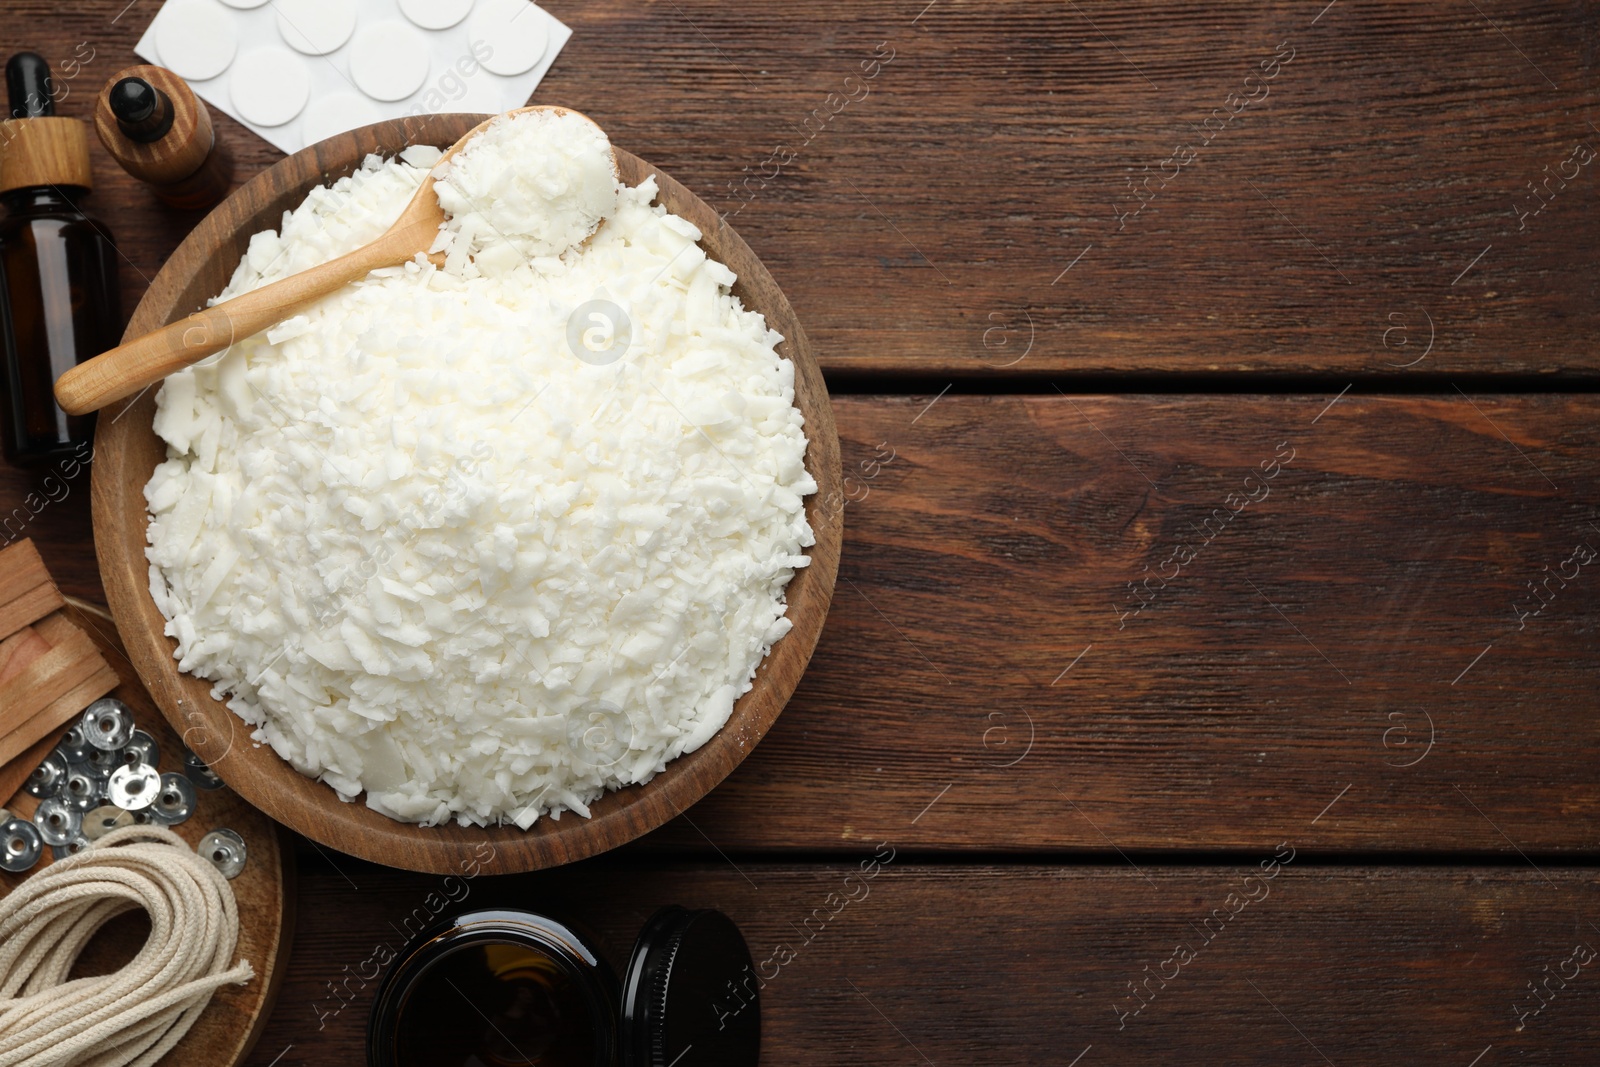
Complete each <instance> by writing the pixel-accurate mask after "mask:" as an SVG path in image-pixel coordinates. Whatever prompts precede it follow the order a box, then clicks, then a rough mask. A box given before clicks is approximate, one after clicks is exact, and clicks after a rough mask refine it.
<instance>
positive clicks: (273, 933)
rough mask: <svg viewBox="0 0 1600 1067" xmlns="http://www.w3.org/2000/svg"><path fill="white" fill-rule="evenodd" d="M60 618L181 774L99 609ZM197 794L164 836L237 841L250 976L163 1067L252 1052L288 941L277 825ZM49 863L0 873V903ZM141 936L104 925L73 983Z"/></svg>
mask: <svg viewBox="0 0 1600 1067" xmlns="http://www.w3.org/2000/svg"><path fill="white" fill-rule="evenodd" d="M66 612H67V614H68V616H70V617H71V619H72V621H73V622H75V623H77V624H78V625H79V626H81V627H83V629H84V630H86V631H88V633H89V635H90V636H91V637H93V638H94V641H95V643H96V644H97V645H99V646H100V651H101V653H102V654H103V655H104V656H105V658H106V662H108V663H110V664H111V666H112V668H113V669H114V670H116V672H117V675H118V677H120V678H121V679H122V682H121V684H120V685H118V686H117V688H116V689H114V690H112V693H111V695H112V696H114V697H116V698H117V699H118V700H121V701H122V702H123V703H125V704H127V705H128V706H129V707H130V708H132V709H133V714H134V718H135V720H136V721H137V722H138V724H139V728H140V729H142V730H145V731H146V732H148V733H149V734H150V736H152V737H154V738H155V739H156V743H157V744H158V745H159V746H160V747H161V770H162V771H163V772H165V771H178V772H180V773H181V772H182V771H183V755H182V741H181V739H180V738H179V737H178V735H177V734H176V733H174V732H173V730H172V728H171V727H170V726H168V725H167V723H166V720H165V719H163V718H162V716H161V712H160V711H159V709H157V708H156V706H155V702H154V701H152V700H151V699H150V695H149V694H148V693H146V692H145V689H144V687H143V686H142V685H140V684H139V677H138V674H137V673H136V672H135V671H134V669H133V664H132V663H130V662H129V660H128V657H127V655H126V654H125V653H124V651H123V648H122V642H121V641H120V640H118V639H117V635H116V627H115V626H114V625H113V623H112V621H111V616H110V614H108V613H107V612H106V610H105V609H104V608H101V607H98V606H96V605H93V604H88V603H86V602H84V601H79V600H72V601H69V603H68V606H67V608H66ZM198 793H199V806H198V808H197V810H196V811H195V814H194V815H193V816H192V817H191V818H190V819H189V821H188V822H185V823H180V824H179V825H177V826H174V827H173V828H172V829H173V832H175V833H176V834H177V835H178V836H179V837H181V838H183V839H184V840H185V841H187V842H189V844H190V845H194V844H197V843H198V842H199V840H200V839H201V838H202V837H204V836H205V835H206V834H207V833H209V832H211V831H212V830H215V829H217V828H219V827H224V826H225V827H227V828H229V829H231V830H234V831H236V832H237V833H238V834H239V836H241V837H243V838H244V840H245V847H246V848H247V849H248V850H249V858H248V861H247V862H246V863H245V867H244V870H243V871H241V872H239V876H238V877H237V878H235V879H233V881H231V882H229V883H228V884H229V885H230V886H231V887H232V888H233V895H234V898H235V899H236V900H237V901H238V904H239V947H238V956H239V958H241V959H246V960H249V961H250V966H252V967H254V968H255V972H256V976H255V977H254V978H253V979H251V980H250V981H249V982H246V983H245V984H244V985H242V986H236V985H225V986H223V987H222V988H221V989H220V990H218V991H217V993H216V994H215V995H214V996H213V997H212V998H211V1003H210V1004H209V1005H208V1006H207V1007H206V1010H205V1013H204V1014H202V1015H201V1016H200V1018H199V1020H197V1021H196V1022H195V1024H194V1026H193V1028H191V1029H190V1031H189V1032H188V1033H187V1034H185V1035H184V1038H183V1040H182V1041H180V1042H178V1044H177V1045H176V1046H174V1047H173V1049H172V1051H170V1052H169V1053H167V1055H165V1056H163V1057H162V1058H161V1060H160V1061H159V1062H160V1063H161V1064H165V1065H171V1067H231V1065H232V1064H236V1063H239V1062H241V1061H243V1060H244V1058H245V1057H246V1056H248V1055H249V1054H250V1050H251V1049H252V1048H254V1047H255V1043H256V1038H257V1037H258V1036H259V1035H260V1033H261V1029H262V1026H263V1025H264V1024H265V1022H266V1018H267V1016H268V1015H269V1014H270V1013H271V1010H272V1004H273V1002H274V1001H275V1000H276V999H277V996H278V984H279V982H280V981H281V980H282V978H283V971H284V965H285V964H286V962H287V960H288V951H287V949H288V945H289V942H290V941H291V940H292V938H293V934H294V890H293V885H292V883H293V881H294V851H293V849H291V848H288V847H286V846H287V843H286V842H285V841H284V840H283V839H282V830H281V829H280V828H279V827H278V825H277V824H276V823H274V822H273V821H272V820H271V819H269V818H267V817H266V816H265V815H263V814H261V812H259V811H257V810H256V809H255V808H253V807H251V806H250V805H249V804H247V803H245V802H244V801H243V800H241V799H240V798H239V796H238V794H236V793H235V792H233V790H231V789H227V788H223V789H211V790H205V789H202V790H198ZM37 806H38V801H37V800H35V799H34V798H33V797H31V796H29V795H28V794H27V793H19V794H18V795H17V797H16V799H15V802H14V803H12V804H11V805H10V808H11V810H12V811H14V812H16V813H17V814H21V815H24V816H25V817H26V816H29V815H32V813H33V810H34V809H35V808H36V807H37ZM51 862H52V861H51V858H50V849H49V846H46V847H45V853H44V857H43V858H42V859H41V860H40V861H39V865H38V866H36V867H34V868H33V870H31V871H29V872H27V874H22V875H16V874H7V873H5V872H4V871H0V896H3V895H4V894H5V893H9V892H10V891H11V890H12V888H14V887H15V886H16V885H18V884H19V883H20V882H21V881H22V879H24V878H27V877H29V876H31V875H32V874H34V873H36V872H38V871H41V870H43V869H44V868H45V867H47V866H49V865H50V863H51ZM149 929H150V924H149V922H148V920H146V919H145V918H144V917H143V916H142V914H140V913H130V914H128V915H123V916H119V917H118V918H117V919H114V920H112V921H111V922H110V923H108V924H107V925H106V927H105V928H104V929H103V930H102V931H101V932H100V934H99V935H97V936H96V937H95V939H94V940H93V941H92V942H90V944H89V946H88V948H87V949H86V950H85V951H84V954H83V955H82V956H81V957H79V960H78V965H77V967H76V968H74V971H73V974H74V976H77V975H79V974H103V973H105V972H107V971H109V970H112V969H114V968H118V967H121V966H122V965H123V964H125V963H127V961H128V960H130V959H132V958H133V955H134V953H136V952H137V951H138V950H139V947H140V946H141V945H142V944H143V943H144V939H145V936H146V935H147V934H148V932H149Z"/></svg>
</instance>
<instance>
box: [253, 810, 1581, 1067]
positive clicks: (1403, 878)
mask: <svg viewBox="0 0 1600 1067" xmlns="http://www.w3.org/2000/svg"><path fill="white" fill-rule="evenodd" d="M1299 840H1300V837H1299V835H1298V834H1297V835H1296V836H1295V837H1294V838H1293V839H1292V840H1291V841H1290V843H1289V845H1290V848H1291V849H1292V848H1293V847H1294V846H1295V845H1296V844H1297V843H1298V842H1299ZM876 847H877V843H876V842H874V843H871V844H865V845H863V846H862V848H861V850H860V860H861V861H870V859H871V857H872V856H873V854H874V852H875V851H876ZM891 847H892V846H891ZM1272 852H1273V850H1272V849H1270V848H1269V849H1267V850H1264V851H1263V853H1262V855H1261V856H1260V857H1259V858H1256V857H1251V858H1249V859H1246V860H1244V861H1243V862H1241V863H1240V864H1239V865H1237V866H1229V867H1219V868H1210V869H1207V868H1193V867H1178V868H1172V869H1167V870H1146V871H1144V872H1143V874H1141V872H1138V871H1134V870H1132V869H1130V868H1128V867H1127V866H1125V865H1118V866H1115V867H1099V866H1096V867H1087V868H1083V867H1050V866H1017V867H1005V866H1002V867H990V866H977V867H940V866H917V865H915V864H911V863H909V862H907V861H906V860H904V859H896V860H895V861H894V862H891V863H889V864H888V865H887V866H883V865H880V867H879V869H878V872H877V874H876V876H875V877H874V878H872V879H871V880H870V881H868V880H865V879H864V878H863V877H862V876H861V873H860V867H859V863H858V862H856V861H854V860H852V861H850V862H848V863H846V864H844V865H837V866H836V865H823V864H806V865H790V864H764V863H750V862H748V861H747V862H742V863H740V865H739V869H738V870H734V869H732V868H731V867H730V866H729V865H728V864H727V863H726V862H724V861H722V860H720V859H716V858H715V857H713V859H712V861H711V862H709V863H706V864H674V865H668V866H657V865H649V866H639V865H635V864H627V865H625V864H621V863H615V862H610V861H604V862H600V863H595V862H591V863H584V864H579V865H576V866H574V867H570V868H566V869H564V870H561V871H552V872H545V873H543V874H540V875H534V876H519V877H515V878H496V879H481V880H468V881H462V880H460V879H455V880H451V882H450V884H449V885H444V886H441V881H440V879H438V878H426V877H418V876H412V875H404V874H400V873H398V872H391V871H381V870H377V869H374V868H372V867H369V866H367V865H365V864H357V863H352V862H346V861H341V871H342V874H341V873H337V872H334V871H332V870H329V869H327V868H326V867H325V866H321V865H319V867H318V869H316V870H315V871H312V870H309V869H303V871H302V876H301V915H302V916H303V919H302V922H301V924H300V928H299V930H298V931H297V935H296V941H295V948H294V953H293V957H292V961H291V963H290V969H289V974H288V976H287V978H286V979H285V981H284V986H283V994H282V996H281V998H280V1000H279V1004H278V1010H277V1012H276V1014H275V1015H274V1016H273V1019H272V1022H271V1024H270V1025H269V1026H268V1028H267V1031H266V1033H265V1034H264V1035H263V1036H262V1040H261V1043H260V1044H259V1045H258V1046H257V1048H256V1052H255V1055H254V1056H253V1057H252V1058H251V1060H250V1061H249V1062H250V1064H251V1065H252V1067H268V1064H269V1063H270V1062H271V1061H272V1059H273V1057H275V1056H277V1055H279V1054H280V1053H283V1052H284V1049H285V1047H286V1046H288V1045H291V1044H292V1045H293V1046H294V1048H293V1050H292V1051H291V1052H289V1053H288V1055H287V1057H286V1059H289V1060H292V1061H293V1062H295V1063H297V1064H303V1065H305V1067H321V1065H330V1067H331V1065H334V1064H341V1065H342V1064H351V1063H360V1062H362V1058H361V1057H362V1040H363V1038H364V1033H365V1023H366V1012H367V1010H368V1008H369V1007H370V1005H371V1003H372V997H373V994H374V992H375V987H376V985H377V980H376V978H375V977H374V976H375V974H376V973H378V972H380V971H381V968H379V967H377V966H376V965H372V966H368V961H370V960H371V959H372V958H373V954H374V952H375V951H376V950H377V948H378V946H380V945H388V946H389V947H390V948H392V949H396V950H397V949H398V948H399V947H400V945H401V944H402V943H403V938H402V937H401V936H400V934H399V933H398V931H400V930H402V929H406V928H408V926H409V928H410V929H415V928H416V926H417V923H418V918H417V916H418V913H419V912H420V913H421V916H422V917H423V918H425V917H426V916H427V914H428V909H429V906H430V905H429V904H428V903H427V901H428V900H429V899H430V896H431V897H432V899H434V900H438V901H440V902H441V904H440V906H441V908H443V907H450V908H455V907H458V906H477V905H487V904H510V905H513V906H518V907H525V908H531V909H533V910H536V911H540V912H543V913H554V914H557V915H561V916H569V917H574V918H577V919H578V920H579V921H580V922H582V923H584V924H585V925H587V926H588V927H589V928H590V929H592V930H593V931H595V933H596V935H597V936H598V938H599V942H600V944H601V945H602V946H603V949H604V951H605V954H606V955H608V956H609V958H610V959H611V960H612V961H613V962H614V963H616V964H617V965H620V964H621V962H622V961H625V960H626V958H627V957H626V954H627V952H628V949H629V946H630V944H631V942H632V940H633V938H634V937H635V936H636V935H637V933H638V931H639V929H640V928H641V927H642V926H643V925H644V922H645V920H646V919H647V918H648V917H649V916H650V914H651V913H652V912H654V911H655V909H656V908H658V907H661V906H664V905H666V904H669V903H676V904H680V905H684V906H687V907H716V908H720V909H722V910H724V911H725V912H727V913H728V914H729V915H730V916H732V917H733V918H734V920H735V921H736V922H737V923H738V924H739V925H740V927H741V928H742V930H743V932H744V935H745V938H746V940H747V942H748V943H749V945H750V949H751V953H752V956H753V958H754V960H755V962H756V964H757V968H758V971H759V972H760V973H761V974H763V975H767V976H774V975H775V976H774V977H771V980H770V981H769V982H768V983H767V986H766V988H765V990H763V992H762V998H763V999H762V1003H761V1016H762V1030H763V1033H762V1052H763V1056H762V1063H763V1064H767V1065H771V1067H779V1065H786V1064H842V1063H871V1064H905V1065H913V1064H915V1065H924V1064H928V1063H934V1064H956V1063H960V1064H997V1065H999V1064H1004V1065H1007V1067H1013V1065H1017V1064H1052V1065H1055V1067H1067V1065H1069V1064H1071V1063H1073V1062H1074V1057H1076V1056H1079V1055H1082V1059H1081V1060H1079V1061H1077V1067H1093V1065H1096V1064H1130V1065H1133V1064H1137V1065H1140V1067H1146V1065H1150V1064H1161V1065H1176V1064H1205V1065H1211V1064H1237V1065H1246V1064H1261V1065H1268V1064H1270V1065H1274V1067H1278V1065H1282V1064H1304V1065H1307V1067H1309V1065H1312V1064H1318V1065H1320V1064H1323V1063H1324V1060H1323V1059H1322V1057H1321V1056H1319V1054H1318V1050H1320V1052H1321V1054H1322V1055H1325V1056H1326V1057H1327V1062H1331V1063H1334V1064H1337V1065H1339V1067H1347V1065H1354V1064H1380V1063H1386V1064H1392V1063H1400V1062H1416V1063H1428V1064H1450V1065H1455V1067H1468V1065H1469V1064H1471V1063H1472V1062H1473V1057H1474V1056H1478V1055H1479V1054H1481V1053H1483V1052H1484V1051H1485V1049H1486V1048H1488V1047H1489V1046H1491V1045H1492V1046H1493V1050H1492V1051H1491V1052H1489V1054H1488V1055H1487V1056H1485V1057H1484V1059H1483V1060H1482V1061H1480V1062H1479V1063H1478V1064H1477V1067H1489V1065H1492V1064H1506V1063H1528V1064H1552V1065H1554V1064H1566V1063H1580V1062H1583V1063H1586V1062H1588V1061H1589V1059H1590V1058H1592V1051H1593V1049H1594V1048H1595V1047H1597V1044H1600V1024H1597V1021H1596V1020H1597V1019H1600V981H1597V977H1600V976H1597V975H1596V973H1595V971H1596V966H1595V964H1594V963H1591V964H1589V965H1588V966H1587V967H1584V968H1581V969H1580V972H1579V977H1577V978H1575V979H1572V980H1571V981H1569V982H1568V983H1567V984H1566V987H1565V988H1559V987H1558V984H1557V983H1555V982H1552V985H1551V987H1550V988H1551V989H1552V990H1554V991H1555V992H1554V995H1553V996H1552V997H1550V999H1549V1003H1548V1005H1547V1006H1546V1007H1545V1008H1544V1010H1543V1011H1542V1012H1540V1013H1539V1014H1538V1015H1537V1016H1532V1015H1530V1017H1529V1018H1528V1019H1527V1020H1526V1022H1525V1025H1524V1027H1523V1029H1522V1030H1521V1031H1520V1032H1518V1030H1517V1029H1516V1026H1517V1017H1516V1015H1515V1014H1514V1013H1513V1006H1514V1005H1522V1006H1523V1007H1524V1010H1526V1009H1528V1008H1531V1007H1532V1006H1534V1005H1536V1004H1537V1002H1536V1001H1534V1000H1533V997H1532V995H1531V994H1530V993H1529V992H1528V990H1527V983H1528V982H1529V981H1540V982H1542V981H1543V979H1544V976H1545V974H1546V973H1547V972H1545V971H1544V970H1542V968H1544V967H1548V968H1549V969H1550V972H1555V971H1556V970H1558V969H1559V968H1560V966H1561V963H1562V961H1564V960H1566V959H1569V958H1570V953H1571V950H1572V949H1573V948H1574V947H1576V946H1577V945H1578V944H1580V943H1581V944H1585V945H1587V946H1589V947H1590V948H1591V949H1600V932H1597V931H1596V930H1595V929H1593V928H1591V926H1590V925H1589V920H1590V919H1591V918H1592V917H1593V916H1594V914H1595V912H1596V910H1597V907H1600V883H1597V881H1596V877H1595V873H1594V872H1593V871H1592V870H1585V871H1571V870H1564V871H1555V870H1551V871H1547V872H1546V876H1547V877H1542V876H1541V875H1539V874H1538V873H1537V872H1535V871H1533V870H1532V869H1530V868H1527V867H1526V866H1524V867H1521V868H1520V869H1497V868H1472V867H1467V868H1460V869H1456V870H1439V869H1425V870H1420V871H1410V872H1396V871H1392V870H1384V869H1379V868H1371V867H1358V868H1353V869H1328V868H1317V867H1308V866H1302V864H1303V863H1304V859H1303V857H1302V858H1297V859H1295V860H1294V862H1291V863H1290V864H1288V865H1287V866H1282V865H1280V866H1279V868H1278V873H1277V875H1276V877H1274V878H1272V879H1270V880H1263V879H1261V878H1260V877H1259V876H1260V875H1261V873H1262V872H1261V871H1260V869H1259V862H1258V859H1259V860H1269V859H1270V858H1271V856H1272ZM886 854H887V853H886ZM1287 854H1288V853H1285V855H1287ZM308 868H309V865H308ZM852 874H853V875H854V877H850V876H851V875H852ZM1251 875H1255V876H1257V877H1256V879H1255V880H1254V881H1252V882H1249V883H1248V884H1246V888H1245V889H1244V890H1243V892H1244V893H1246V894H1250V895H1253V896H1255V897H1257V898H1259V899H1257V900H1256V901H1255V902H1252V903H1248V904H1246V905H1245V906H1244V907H1243V908H1242V909H1236V908H1235V906H1234V905H1232V904H1228V903H1227V900H1228V896H1229V894H1230V893H1233V894H1238V893H1239V892H1240V887H1241V884H1245V881H1244V880H1245V879H1246V878H1247V877H1250V876H1251ZM346 878H348V879H349V880H348V881H347V880H346ZM446 892H450V893H453V895H454V896H455V897H456V898H457V899H458V900H459V902H460V903H459V904H451V903H446V902H444V900H443V895H444V893H446ZM846 894H849V895H850V896H853V897H855V898H856V899H854V900H853V901H852V902H850V903H848V904H841V903H840V901H841V900H842V899H843V898H844V897H845V895H846ZM1263 894H1264V895H1263ZM1212 909H1223V910H1224V912H1225V913H1228V914H1232V918H1231V919H1229V920H1228V921H1227V922H1226V923H1222V922H1221V921H1219V920H1215V919H1213V925H1212V926H1211V927H1209V928H1207V929H1210V930H1211V931H1212V937H1211V939H1210V940H1209V941H1205V940H1204V939H1203V938H1204V935H1203V933H1202V932H1200V930H1199V929H1197V928H1199V927H1200V926H1201V924H1202V922H1203V921H1204V920H1205V919H1206V918H1208V917H1209V916H1210V913H1211V911H1212ZM1235 911H1236V913H1234V912H1235ZM1219 930H1220V932H1217V931H1219ZM808 938H809V940H808ZM1178 944H1187V945H1188V946H1189V947H1190V949H1191V950H1192V951H1194V953H1195V955H1194V958H1193V959H1192V960H1191V961H1190V962H1189V963H1187V964H1186V965H1185V966H1183V967H1182V968H1181V969H1179V971H1178V974H1177V977H1175V978H1173V979H1172V980H1171V981H1169V982H1168V983H1167V984H1166V986H1165V987H1164V988H1163V987H1162V986H1161V985H1160V983H1159V980H1155V981H1152V984H1151V985H1150V986H1149V989H1150V990H1151V991H1152V992H1151V993H1149V994H1146V996H1147V998H1149V1000H1150V1003H1149V1004H1148V1006H1146V1007H1145V1008H1144V1009H1143V1011H1141V1012H1140V1013H1139V1014H1138V1015H1137V1016H1131V1017H1129V1018H1127V1019H1125V1020H1124V1021H1123V1023H1122V1028H1121V1029H1120V1030H1119V1029H1118V1025H1119V1017H1118V1015H1117V1014H1116V1011H1115V1010H1114V1009H1119V1010H1121V1011H1124V1012H1127V1011H1130V1009H1131V1006H1133V1005H1136V1004H1137V1003H1138V1002H1137V1001H1136V1000H1134V997H1133V994H1132V993H1131V992H1130V990H1129V988H1128V984H1129V983H1130V982H1141V983H1142V982H1143V981H1144V980H1145V976H1146V974H1147V973H1155V972H1158V971H1164V972H1165V973H1166V974H1168V975H1172V974H1173V969H1174V966H1175V961H1174V962H1166V961H1170V960H1173V950H1174V948H1175V946H1176V945H1178ZM785 948H787V950H788V952H789V953H792V956H785V955H784V954H783V952H784V949H785ZM379 958H382V957H381V956H380V957H379ZM784 959H788V962H786V963H783V964H782V965H781V966H780V965H779V962H778V961H780V960H784ZM769 961H770V962H769ZM1163 963H1166V966H1165V967H1163ZM1147 967H1148V968H1149V971H1148V972H1147V971H1146V970H1145V968H1147ZM1573 969H1574V965H1569V966H1568V967H1567V973H1569V974H1570V973H1571V972H1572V970H1573ZM358 974H360V975H366V976H368V978H369V979H370V980H368V981H363V980H362V979H361V978H360V977H359V976H358V977H355V978H354V979H352V978H350V976H352V975H358ZM340 983H344V984H343V986H342V987H341V986H340ZM330 987H332V988H330ZM335 989H342V992H341V993H340V994H339V995H335ZM341 997H342V998H343V999H341ZM1280 1012H1281V1013H1282V1014H1279V1013H1280ZM1091 1046H1092V1048H1091ZM1086 1049H1087V1050H1088V1051H1087V1052H1086V1051H1085V1050H1086Z"/></svg>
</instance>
